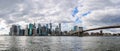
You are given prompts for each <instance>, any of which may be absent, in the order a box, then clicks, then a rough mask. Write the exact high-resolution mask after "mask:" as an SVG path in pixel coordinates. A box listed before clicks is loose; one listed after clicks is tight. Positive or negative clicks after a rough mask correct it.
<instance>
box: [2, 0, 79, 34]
mask: <svg viewBox="0 0 120 51" xmlns="http://www.w3.org/2000/svg"><path fill="white" fill-rule="evenodd" d="M77 2H78V0H69V1H67V0H49V1H48V0H47V1H46V0H24V1H23V0H0V18H1V19H2V20H4V23H5V24H6V25H12V24H20V25H21V23H22V24H28V23H33V22H37V23H50V21H51V22H52V23H74V22H73V21H74V19H72V16H71V13H72V10H73V9H74V7H75V6H76V5H77ZM66 30H67V29H66ZM8 32H9V31H8ZM8 32H2V33H3V34H4V33H8Z"/></svg>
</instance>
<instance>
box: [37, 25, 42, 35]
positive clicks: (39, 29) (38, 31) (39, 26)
mask: <svg viewBox="0 0 120 51" xmlns="http://www.w3.org/2000/svg"><path fill="white" fill-rule="evenodd" d="M37 34H38V35H39V36H40V35H41V34H42V31H41V24H38V28H37Z"/></svg>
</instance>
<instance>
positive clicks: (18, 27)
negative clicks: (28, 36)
mask: <svg viewBox="0 0 120 51" xmlns="http://www.w3.org/2000/svg"><path fill="white" fill-rule="evenodd" d="M20 31H21V28H20V25H18V26H17V35H18V36H19V35H20V34H21V32H20Z"/></svg>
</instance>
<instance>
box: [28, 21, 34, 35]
mask: <svg viewBox="0 0 120 51" xmlns="http://www.w3.org/2000/svg"><path fill="white" fill-rule="evenodd" d="M32 33H33V24H31V23H30V24H29V36H32Z"/></svg>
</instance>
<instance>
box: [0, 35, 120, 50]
mask: <svg viewBox="0 0 120 51" xmlns="http://www.w3.org/2000/svg"><path fill="white" fill-rule="evenodd" d="M0 51H120V37H115V36H113V37H112V36H111V37H95V36H90V37H89V36H88V37H76V36H56V37H55V36H0Z"/></svg>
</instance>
